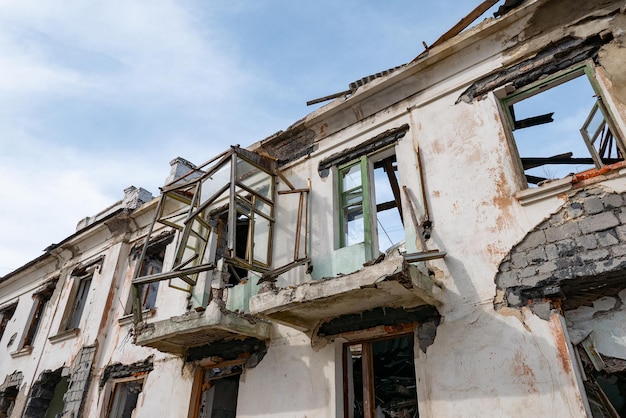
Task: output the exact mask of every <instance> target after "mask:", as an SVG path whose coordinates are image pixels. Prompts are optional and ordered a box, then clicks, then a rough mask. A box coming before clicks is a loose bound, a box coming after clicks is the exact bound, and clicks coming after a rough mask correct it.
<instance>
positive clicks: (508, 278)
mask: <svg viewBox="0 0 626 418" xmlns="http://www.w3.org/2000/svg"><path fill="white" fill-rule="evenodd" d="M496 284H497V285H498V287H501V288H502V289H506V288H507V287H512V286H517V285H518V284H519V279H518V277H517V272H513V271H507V272H504V273H500V274H498V276H497V278H496Z"/></svg>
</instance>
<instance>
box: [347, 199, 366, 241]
mask: <svg viewBox="0 0 626 418" xmlns="http://www.w3.org/2000/svg"><path fill="white" fill-rule="evenodd" d="M343 220H344V242H343V245H345V246H348V245H353V244H358V243H360V242H363V241H365V225H364V223H363V206H362V205H355V206H348V207H346V208H344V210H343Z"/></svg>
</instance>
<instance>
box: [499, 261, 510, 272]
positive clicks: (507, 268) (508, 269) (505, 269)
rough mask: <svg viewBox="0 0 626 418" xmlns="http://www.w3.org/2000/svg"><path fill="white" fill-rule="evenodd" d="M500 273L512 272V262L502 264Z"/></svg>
mask: <svg viewBox="0 0 626 418" xmlns="http://www.w3.org/2000/svg"><path fill="white" fill-rule="evenodd" d="M499 270H500V271H511V262H509V261H505V262H503V263H502V264H500V268H499Z"/></svg>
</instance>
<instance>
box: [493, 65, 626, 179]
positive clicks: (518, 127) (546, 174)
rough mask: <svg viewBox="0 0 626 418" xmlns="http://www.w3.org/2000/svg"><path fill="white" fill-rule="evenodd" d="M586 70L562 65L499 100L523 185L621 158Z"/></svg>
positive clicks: (612, 128) (619, 145) (606, 114)
mask: <svg viewBox="0 0 626 418" xmlns="http://www.w3.org/2000/svg"><path fill="white" fill-rule="evenodd" d="M591 71H592V69H590V68H587V67H578V68H576V69H573V70H568V71H565V72H562V73H559V74H557V75H556V76H553V77H550V78H549V79H547V80H543V81H541V82H538V83H534V84H531V85H530V86H529V87H526V88H523V89H520V90H519V91H517V92H515V93H513V94H512V95H510V96H509V97H507V98H505V99H504V104H505V107H506V112H507V114H508V117H509V121H510V125H511V129H512V131H513V136H514V139H515V145H516V148H517V151H518V154H519V156H520V159H521V164H522V169H523V170H524V174H525V176H526V179H527V182H528V184H529V185H531V186H532V185H539V184H541V183H542V182H545V181H547V180H554V179H558V178H562V177H565V176H568V175H573V174H576V173H581V172H584V171H588V170H592V169H601V168H602V167H603V166H605V165H609V164H613V163H616V162H618V161H623V159H624V157H623V149H624V147H623V143H622V140H621V138H619V137H618V136H617V131H616V129H615V126H614V123H613V121H612V119H611V116H610V112H609V110H608V109H607V107H606V105H605V103H604V101H603V100H602V97H601V95H600V92H599V91H598V90H597V89H596V88H595V86H594V83H595V81H594V79H593V74H591ZM586 72H587V75H585V74H586Z"/></svg>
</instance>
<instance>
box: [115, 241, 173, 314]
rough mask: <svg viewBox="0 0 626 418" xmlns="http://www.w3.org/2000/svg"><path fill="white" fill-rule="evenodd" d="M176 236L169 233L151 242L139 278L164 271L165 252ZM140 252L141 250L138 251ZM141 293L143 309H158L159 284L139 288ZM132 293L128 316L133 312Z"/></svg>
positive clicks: (129, 297) (140, 298) (154, 283)
mask: <svg viewBox="0 0 626 418" xmlns="http://www.w3.org/2000/svg"><path fill="white" fill-rule="evenodd" d="M173 239H174V234H173V233H171V232H167V233H165V234H163V236H161V237H158V238H157V239H156V240H155V241H154V242H150V243H149V245H148V248H147V250H146V255H145V257H144V258H143V260H142V261H141V268H140V273H139V277H145V276H151V275H153V274H159V273H161V271H163V262H164V261H165V250H166V249H167V246H168V245H169V244H170V243H171V242H172V241H173ZM137 251H140V250H137ZM137 251H134V255H135V257H138V253H137ZM137 289H138V291H139V300H140V302H141V309H142V310H144V311H146V310H151V309H154V308H156V298H157V293H158V291H159V282H158V281H155V282H150V283H147V284H144V285H140V286H138V287H137ZM132 307H133V306H132V291H131V292H130V294H129V296H128V303H127V304H126V311H125V313H126V314H130V313H131V312H132Z"/></svg>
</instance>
